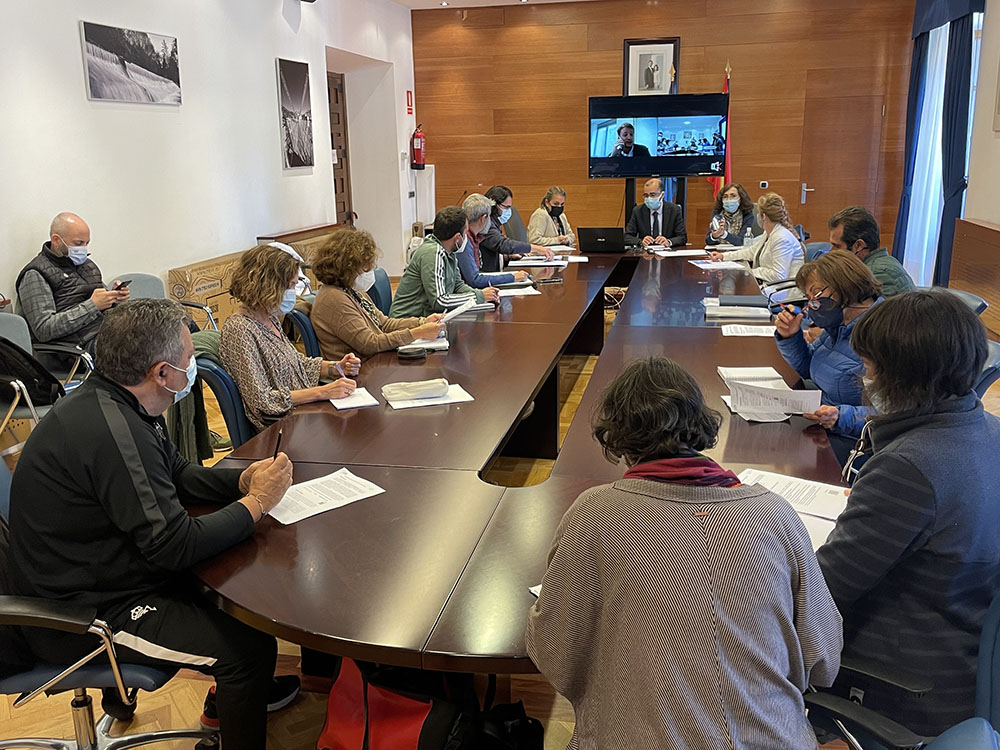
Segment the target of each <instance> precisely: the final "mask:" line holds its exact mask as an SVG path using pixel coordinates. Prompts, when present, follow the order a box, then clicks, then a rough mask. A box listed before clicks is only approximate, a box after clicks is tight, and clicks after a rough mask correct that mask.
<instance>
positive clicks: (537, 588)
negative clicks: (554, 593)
mask: <svg viewBox="0 0 1000 750" xmlns="http://www.w3.org/2000/svg"><path fill="white" fill-rule="evenodd" d="M528 591H530V592H531V593H532V594H533V595H534V596H536V597H537V596H539V595H540V594H541V593H542V584H538V585H537V586H528Z"/></svg>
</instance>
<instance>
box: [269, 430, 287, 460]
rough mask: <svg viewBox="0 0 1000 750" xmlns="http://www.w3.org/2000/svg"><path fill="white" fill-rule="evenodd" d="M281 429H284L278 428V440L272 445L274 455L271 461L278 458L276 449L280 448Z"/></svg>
mask: <svg viewBox="0 0 1000 750" xmlns="http://www.w3.org/2000/svg"><path fill="white" fill-rule="evenodd" d="M282 429H284V428H282V427H279V428H278V440H277V441H276V442H275V444H274V455H273V456H272V457H271V460H272V461H273V460H274V459H276V458H277V457H278V449H279V448H281V431H282Z"/></svg>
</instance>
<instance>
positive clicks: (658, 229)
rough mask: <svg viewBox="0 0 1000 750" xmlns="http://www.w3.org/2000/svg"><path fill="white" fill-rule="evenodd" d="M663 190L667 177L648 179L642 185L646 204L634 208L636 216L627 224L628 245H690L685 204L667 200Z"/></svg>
mask: <svg viewBox="0 0 1000 750" xmlns="http://www.w3.org/2000/svg"><path fill="white" fill-rule="evenodd" d="M663 190H664V186H663V180H660V179H656V178H653V179H651V180H646V184H645V185H643V188H642V198H643V204H642V205H641V206H639V207H638V208H636V209H635V210H633V211H632V218H630V219H629V220H628V225H627V226H626V227H625V243H626V244H629V245H642V246H643V247H646V246H647V245H663V246H664V247H680V246H681V245H686V244H687V230H686V229H685V228H684V214H683V213H682V212H681V207H680V206H678V205H677V204H676V203H670V202H668V201H664V200H663Z"/></svg>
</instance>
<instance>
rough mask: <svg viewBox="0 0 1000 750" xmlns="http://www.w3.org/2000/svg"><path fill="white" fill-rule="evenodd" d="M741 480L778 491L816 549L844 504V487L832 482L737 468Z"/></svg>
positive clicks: (831, 528) (846, 491)
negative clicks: (799, 520)
mask: <svg viewBox="0 0 1000 750" xmlns="http://www.w3.org/2000/svg"><path fill="white" fill-rule="evenodd" d="M740 481H741V482H742V483H743V484H759V485H761V486H762V487H767V489H769V490H771V492H773V493H775V494H776V495H781V497H783V498H785V500H787V501H788V502H789V504H790V505H791V506H792V507H793V508H795V510H796V512H797V513H798V514H799V518H801V519H802V522H803V523H804V524H805V527H806V531H808V532H809V538H810V539H811V540H812V543H813V549H818V548H819V547H820V545H822V544H823V542H825V541H826V538H827V537H828V536H829V535H830V532H831V531H833V527H834V525H835V522H836V520H837V517H838V516H839V515H840V514H841V513H842V512H843V510H844V508H845V507H847V496H848V490H846V489H845V488H843V487H838V486H836V485H833V484H823V483H822V482H813V481H811V480H808V479H798V478H796V477H789V476H786V475H784V474H775V473H773V472H770V471H761V470H759V469H744V470H743V471H742V472H740Z"/></svg>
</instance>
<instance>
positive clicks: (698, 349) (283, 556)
mask: <svg viewBox="0 0 1000 750" xmlns="http://www.w3.org/2000/svg"><path fill="white" fill-rule="evenodd" d="M590 257H591V260H590V262H588V263H577V264H571V265H570V266H569V267H568V268H566V269H563V270H554V271H552V270H548V269H546V271H545V272H544V273H542V272H537V273H536V275H537V276H538V277H541V276H544V275H551V276H554V277H557V278H561V279H562V281H561V282H559V283H554V284H543V285H540V286H539V287H538V288H539V290H540V291H541V292H542V294H540V295H537V296H531V297H517V298H507V299H504V300H503V303H502V304H501V306H500V308H499V309H498V310H496V311H491V312H486V313H479V314H476V315H470V316H463V318H462V319H459V320H456V321H453V322H452V323H451V324H449V326H448V333H449V340H450V342H451V349H450V351H448V352H447V353H442V354H431V355H429V356H428V358H427V360H426V361H425V362H403V361H400V360H398V359H397V358H396V356H395V355H394V354H391V353H386V354H380V355H377V356H376V357H373V358H372V359H370V360H368V361H366V362H365V363H364V365H363V367H362V372H361V375H360V376H359V383H360V384H361V385H364V386H365V387H367V388H368V389H369V391H370V392H371V393H372V394H373V395H375V396H376V398H379V400H380V401H381V402H383V403H380V405H379V406H377V407H370V408H367V409H358V410H351V411H344V412H338V411H336V410H335V409H334V408H333V407H332V406H331V405H330V404H310V405H307V406H303V407H299V408H297V409H296V410H295V411H294V412H293V413H292V414H291V415H289V416H288V417H286V418H285V419H283V420H282V421H281V422H280V423H279V424H278V425H273V426H271V427H270V428H269V429H268V430H266V431H264V432H263V433H261V434H260V435H258V436H257V437H255V438H254V439H252V440H250V441H248V442H247V443H246V444H244V445H243V446H241V447H240V449H239V450H237V451H235V452H234V453H233V456H232V457H231V458H229V459H227V460H226V461H225V462H224V463H225V465H231V466H241V465H245V464H246V463H248V462H249V461H251V460H254V459H259V458H262V457H267V456H270V455H272V454H273V452H274V445H275V440H276V436H277V431H278V429H279V426H280V429H282V431H283V437H282V444H281V446H282V450H284V451H285V452H287V453H288V455H289V457H290V458H291V459H292V460H293V462H294V463H295V478H296V480H297V481H301V480H305V479H309V478H313V477H316V476H321V475H324V474H327V473H330V472H333V471H335V470H337V469H339V468H340V467H341V466H347V467H348V468H350V470H351V471H352V472H354V473H356V474H357V475H359V476H361V477H364V478H365V479H368V480H370V481H372V482H375V483H376V484H378V485H379V486H380V487H383V488H384V489H385V490H386V492H385V493H383V494H381V495H378V496H376V497H373V498H369V499H367V500H364V501H361V502H358V503H354V504H352V505H349V506H346V507H344V508H340V509H338V510H336V511H331V512H328V513H323V514H320V515H318V516H314V517H312V518H309V519H306V520H305V521H301V522H299V523H297V524H293V525H291V526H281V525H279V524H277V523H276V522H274V521H273V520H271V519H267V520H265V521H264V522H262V525H261V528H260V529H259V530H258V533H257V535H256V536H255V538H254V539H252V540H250V541H248V542H246V543H244V544H241V545H239V546H237V547H235V548H233V549H231V550H228V551H227V552H225V553H223V554H221V555H219V556H218V557H216V558H214V559H212V560H211V561H208V562H206V563H203V564H202V565H201V566H199V568H198V570H197V573H198V575H199V577H200V578H201V580H202V582H203V583H204V586H205V588H206V590H207V591H208V593H209V596H210V597H212V598H213V599H214V600H215V601H216V602H217V603H218V604H219V606H220V607H222V608H223V609H225V610H226V611H227V612H230V613H231V614H233V615H234V616H236V617H238V618H239V619H241V620H243V621H245V622H247V623H249V624H251V625H253V626H255V627H257V628H259V629H261V630H264V631H266V632H269V633H273V634H275V635H277V636H280V637H282V638H285V639H287V640H290V641H293V642H296V643H300V644H302V645H304V646H308V647H310V648H313V649H316V650H319V651H326V652H329V653H334V654H340V655H345V656H354V657H358V658H362V659H368V660H372V661H378V662H382V663H386V664H397V665H405V666H421V667H424V668H428V669H445V670H456V671H465V672H501V673H510V672H524V671H534V665H533V664H532V663H531V661H530V660H529V659H528V658H527V655H526V653H525V649H524V640H523V631H524V624H525V618H526V615H527V611H528V609H529V608H530V606H531V603H532V601H533V599H532V596H531V594H530V593H529V592H528V590H527V589H528V586H530V585H534V584H536V583H538V582H539V581H540V580H541V576H542V573H543V572H544V570H545V566H546V559H547V553H548V549H549V545H550V544H551V541H552V537H553V532H554V531H555V529H556V527H557V525H558V523H559V520H560V519H561V517H562V515H563V513H564V512H565V510H566V509H567V508H568V507H569V506H570V505H571V504H572V503H573V501H574V500H575V498H576V497H577V496H578V495H579V493H580V492H582V491H583V490H585V489H587V488H588V487H592V486H595V485H597V484H601V483H604V482H609V481H614V480H615V479H618V478H620V477H621V474H622V472H623V467H621V466H616V465H614V464H612V463H610V462H608V461H606V460H605V459H604V457H603V455H602V454H601V451H600V448H599V446H598V445H597V443H596V442H595V441H594V440H593V439H592V437H591V436H590V428H589V425H588V421H589V417H590V414H591V411H592V409H593V406H594V404H595V403H596V400H597V398H598V396H599V394H600V391H601V389H602V388H603V387H605V386H606V385H607V384H608V383H609V382H611V380H613V379H614V377H615V376H616V375H617V374H618V372H620V370H621V368H622V367H623V365H624V364H625V363H627V362H629V361H631V360H632V359H634V358H636V357H645V356H667V357H671V358H673V359H675V360H676V361H678V362H679V363H680V364H682V365H683V366H684V367H685V368H687V369H688V370H689V371H690V372H691V373H692V374H693V375H694V376H695V378H696V379H697V380H698V382H699V384H700V385H701V387H702V389H703V391H704V393H705V397H706V399H707V400H708V403H709V404H710V405H711V406H712V407H713V408H715V409H717V410H718V411H719V412H720V413H721V414H722V417H723V422H722V429H721V431H720V435H719V443H718V445H717V446H716V447H715V448H714V449H712V450H711V451H710V452H709V453H710V455H712V456H713V457H715V458H716V459H717V460H719V461H720V462H721V463H722V464H723V465H725V466H726V467H727V468H732V469H734V470H737V471H738V470H740V469H742V468H744V467H748V466H752V467H757V468H763V469H769V470H772V471H778V472H781V473H786V474H792V475H795V476H800V477H805V478H809V479H816V480H819V481H825V482H832V483H837V482H839V476H840V469H839V465H838V464H837V461H836V458H835V457H834V455H833V451H832V450H831V448H830V446H829V442H828V441H827V438H826V433H825V432H824V431H823V430H821V429H818V428H816V427H809V426H808V425H807V423H806V422H805V420H803V419H802V418H799V417H792V418H791V419H790V420H788V421H786V422H780V423H775V424H749V423H746V422H744V421H743V420H742V419H741V418H739V417H735V416H732V415H730V414H729V412H728V410H727V409H726V407H725V405H724V404H723V403H722V401H721V399H720V398H719V397H720V396H721V395H722V393H724V392H725V391H726V390H727V389H726V388H725V386H724V384H723V383H722V380H721V379H720V378H719V377H718V375H717V373H716V371H715V368H716V367H717V366H718V365H728V366H742V365H754V366H760V365H773V366H774V367H775V368H776V369H778V371H779V372H781V373H782V375H783V376H785V378H786V379H787V380H788V382H789V383H793V382H795V381H796V379H797V378H796V376H795V375H794V373H792V371H791V370H790V369H789V368H788V367H787V366H786V365H785V364H784V362H783V360H782V359H781V358H780V356H779V355H778V353H777V350H776V347H775V345H774V342H773V341H771V340H769V339H764V338H725V339H724V338H723V337H722V335H721V332H720V331H719V329H718V328H717V327H716V326H714V325H706V324H705V320H704V313H703V309H702V308H701V299H702V298H703V297H704V296H718V295H725V294H748V293H751V292H752V291H755V290H756V288H757V287H756V283H755V282H754V281H753V279H752V278H751V277H750V276H749V274H746V273H744V272H729V271H727V272H704V271H701V270H700V269H697V268H696V267H695V266H692V265H691V264H689V263H687V262H686V260H685V259H681V258H666V259H662V260H656V259H652V258H649V257H636V256H607V255H600V256H590ZM633 274H634V275H633ZM630 276H631V283H630V284H629V290H628V293H627V294H626V296H625V299H624V300H623V303H622V306H621V311H620V312H619V315H618V317H617V319H616V321H615V323H614V325H613V326H612V328H611V333H610V334H609V336H608V339H607V341H606V342H604V341H603V330H604V326H603V296H604V295H603V289H604V286H605V285H606V284H610V283H612V281H615V280H618V281H619V283H620V282H621V280H625V281H626V282H627V281H628V279H629V277H630ZM654 302H655V304H654ZM598 322H599V324H598ZM487 324H494V325H487ZM593 350H596V351H599V352H600V358H599V359H598V362H597V365H596V367H595V370H594V374H593V376H592V378H591V380H590V384H589V385H588V387H587V389H586V391H585V393H584V397H583V400H582V402H581V404H580V407H579V409H578V411H577V417H576V419H575V420H574V421H573V424H572V425H571V427H570V430H569V432H568V434H567V436H566V439H565V441H564V444H563V445H562V447H561V449H559V447H558V445H557V443H558V438H557V436H558V420H559V415H558V384H559V383H558V366H559V358H560V357H561V356H562V355H563V354H565V353H571V352H573V351H593ZM435 377H445V378H447V379H448V380H449V381H450V382H453V383H459V384H461V385H462V386H463V387H464V388H465V389H466V390H468V391H469V392H470V393H471V394H472V395H473V396H474V397H475V401H473V402H471V403H467V404H456V405H452V406H444V407H423V408H418V409H412V410H404V411H399V412H397V411H394V410H392V408H391V407H389V406H388V405H386V404H384V399H381V393H380V389H381V386H382V385H384V384H386V383H392V382H398V381H401V380H422V379H427V378H435ZM531 403H534V409H533V410H532V411H531V414H530V416H527V417H525V416H524V414H525V410H526V407H527V406H528V405H529V404H531ZM504 451H507V452H509V453H510V454H512V455H519V456H537V457H545V458H556V463H555V468H554V470H553V472H552V476H551V477H550V478H549V479H548V480H547V481H546V482H544V483H542V484H540V485H537V486H534V487H522V488H503V487H497V486H493V485H489V484H487V483H486V482H484V481H483V480H482V479H481V477H480V474H481V473H482V472H483V470H484V469H486V468H488V466H489V465H490V463H491V462H492V461H494V460H495V459H496V458H497V457H498V456H500V455H502V454H503V452H504Z"/></svg>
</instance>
